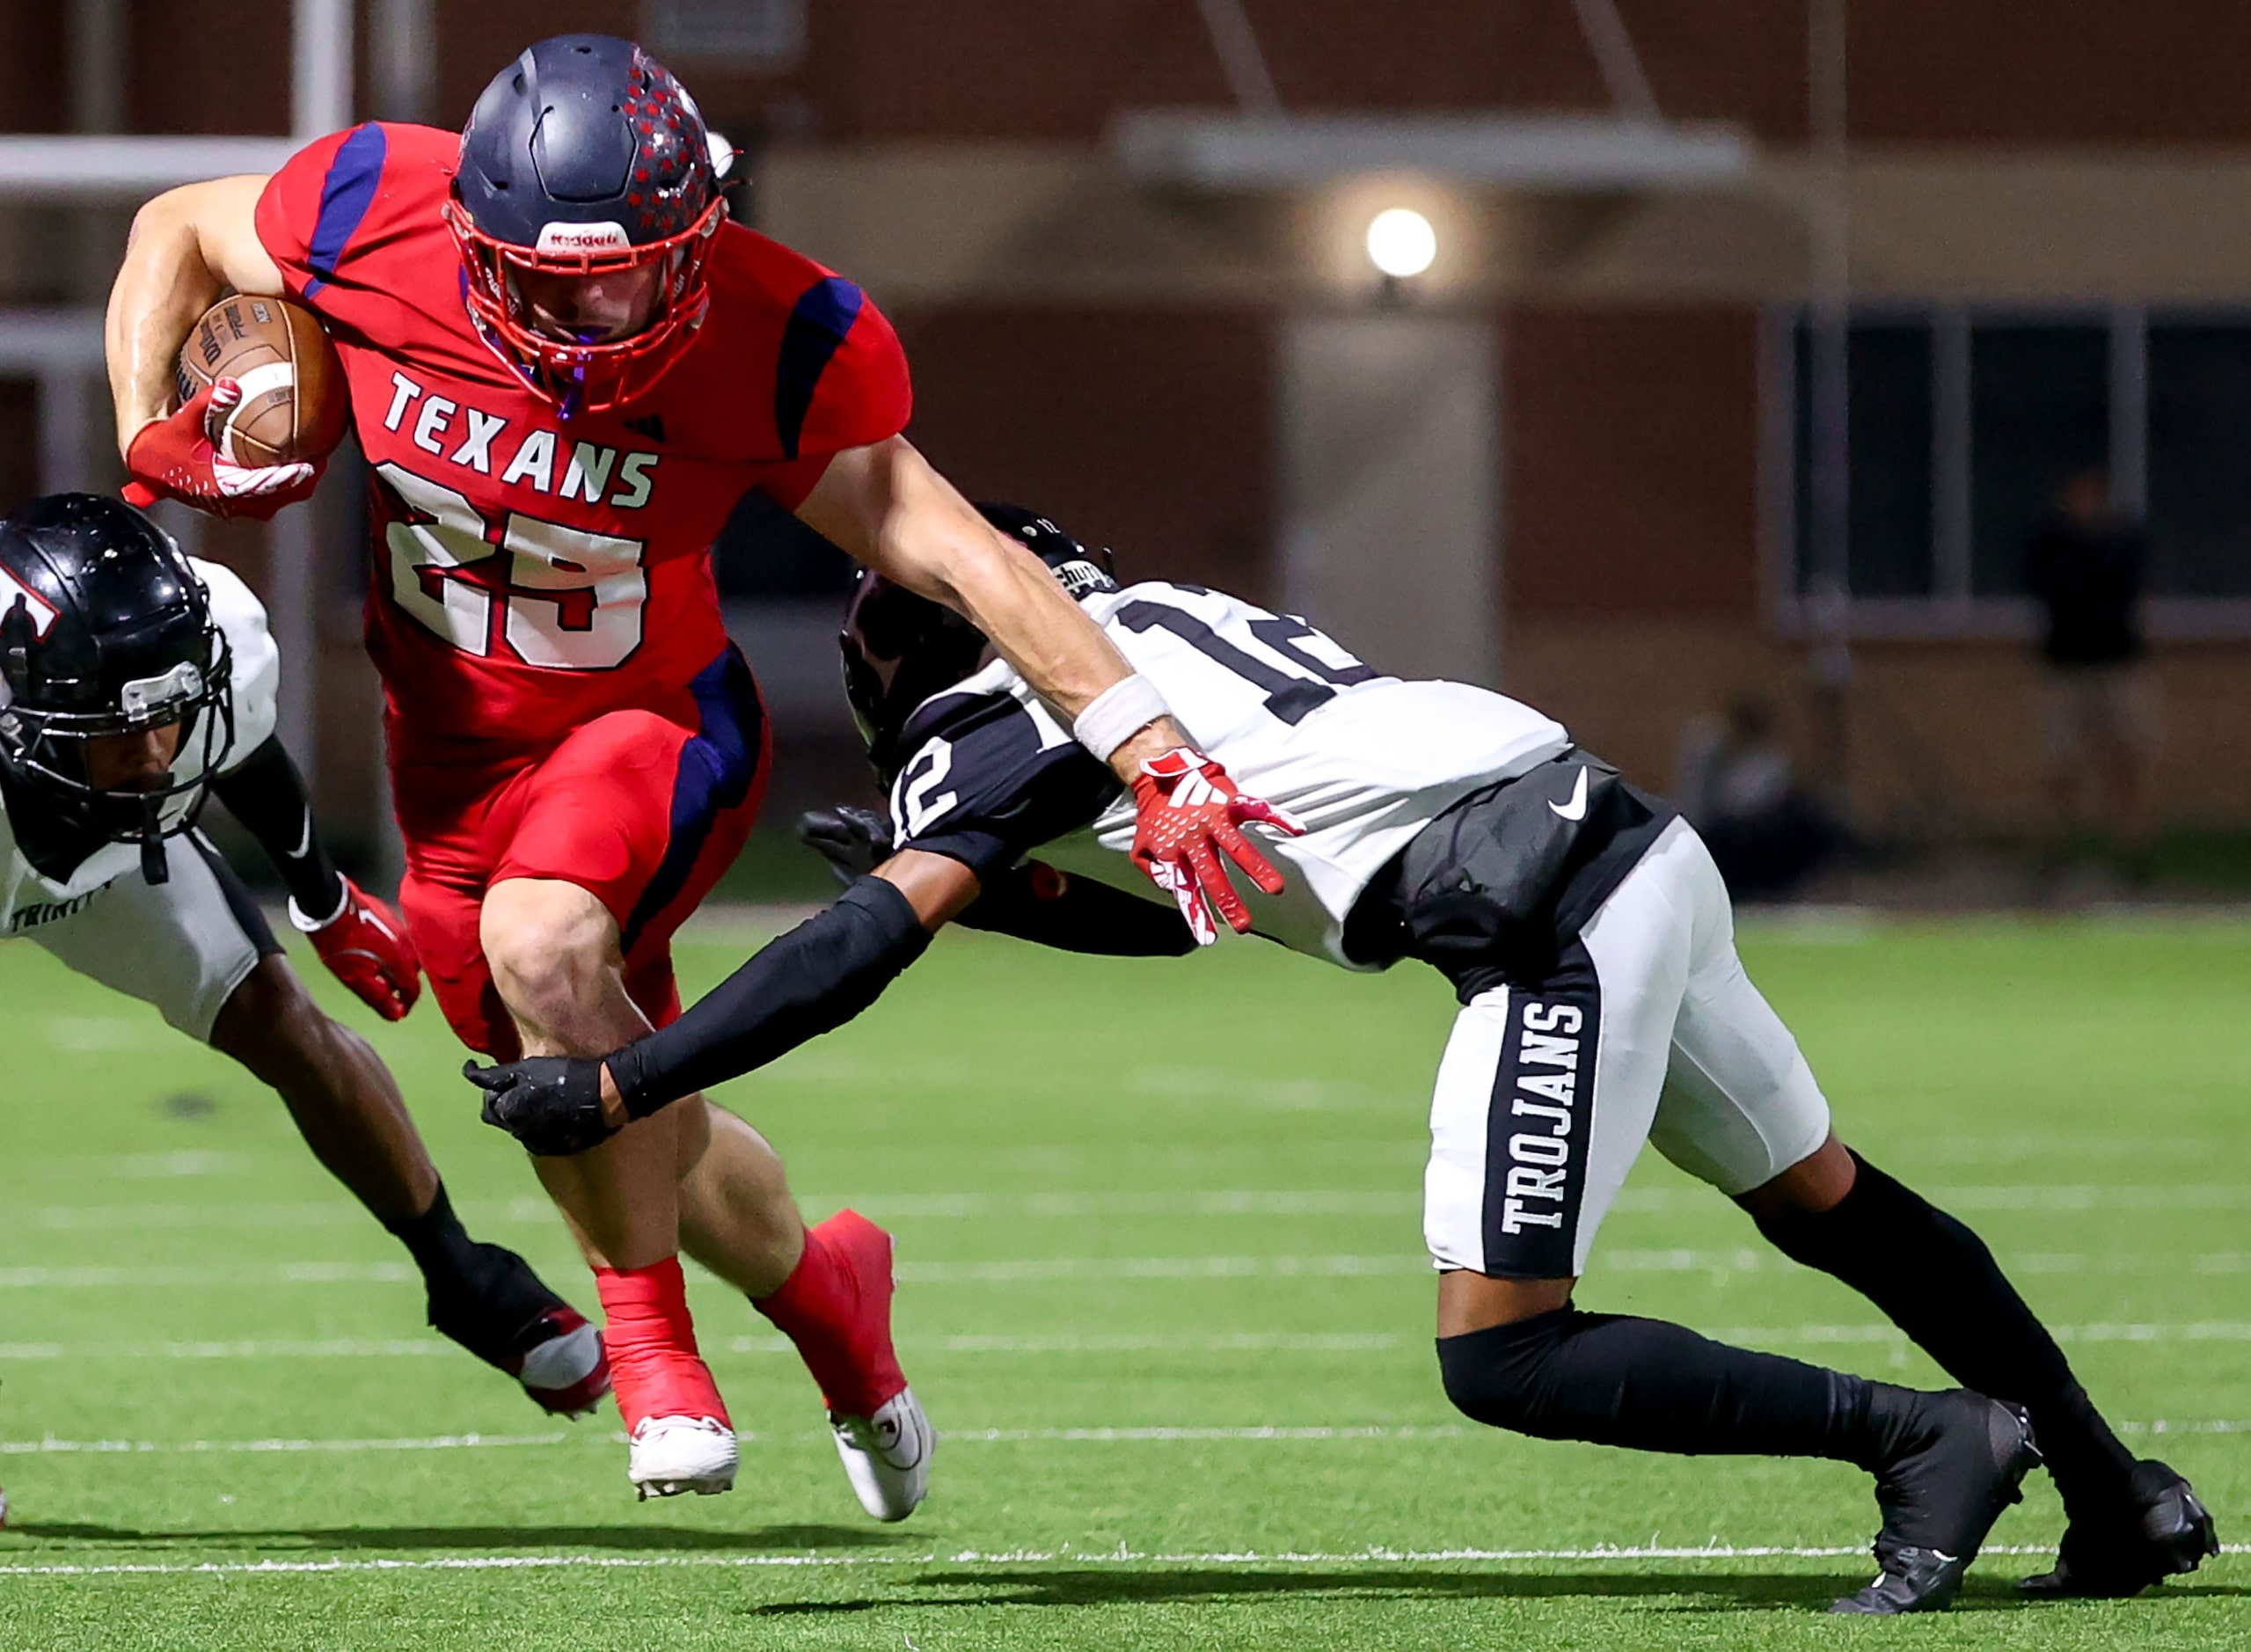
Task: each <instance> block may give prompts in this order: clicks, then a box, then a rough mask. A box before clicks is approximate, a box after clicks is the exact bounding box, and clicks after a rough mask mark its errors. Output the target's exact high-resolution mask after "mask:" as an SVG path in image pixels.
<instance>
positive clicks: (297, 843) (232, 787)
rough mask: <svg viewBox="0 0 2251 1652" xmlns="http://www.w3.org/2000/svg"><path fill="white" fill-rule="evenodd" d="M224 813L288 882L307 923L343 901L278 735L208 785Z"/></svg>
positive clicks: (301, 786) (339, 883)
mask: <svg viewBox="0 0 2251 1652" xmlns="http://www.w3.org/2000/svg"><path fill="white" fill-rule="evenodd" d="M211 790H212V791H213V793H216V795H217V797H218V800H219V801H221V802H222V803H224V804H225V805H226V806H227V813H228V814H230V815H233V816H234V817H235V818H236V819H237V820H238V821H240V822H242V823H243V828H244V830H246V831H248V832H249V833H250V835H251V836H252V837H255V838H257V839H258V846H259V848H260V849H263V850H264V851H265V852H266V858H267V859H268V860H270V861H272V862H273V863H274V871H276V872H278V873H280V874H281V881H282V882H283V883H284V884H286V885H288V886H289V898H290V899H291V900H293V901H295V902H296V903H297V910H299V911H300V912H302V913H303V914H304V915H305V917H306V918H307V919H308V920H309V921H318V920H319V919H322V918H325V917H330V916H331V915H332V914H333V913H334V912H336V911H337V910H338V909H340V907H341V906H342V905H343V904H344V881H343V879H342V878H341V877H340V876H339V875H338V874H337V871H336V866H335V863H334V862H333V861H332V860H330V859H329V858H328V850H327V848H326V846H325V844H322V843H321V841H320V838H319V836H318V834H317V833H316V832H314V830H313V829H312V805H311V803H310V802H308V801H307V800H306V799H305V783H304V780H303V777H301V776H300V775H299V774H298V773H297V765H296V764H294V763H292V762H290V761H289V752H288V751H287V750H286V749H283V747H282V745H281V736H280V735H274V737H273V738H271V739H269V740H267V742H266V743H265V744H264V745H262V746H260V747H259V748H258V749H257V750H255V751H253V752H252V753H251V754H250V756H248V757H245V758H244V759H243V760H242V761H241V762H240V763H239V764H236V765H235V767H234V768H232V769H230V770H229V771H227V772H226V773H224V774H222V775H220V776H219V777H218V778H216V780H214V781H213V782H212V783H211Z"/></svg>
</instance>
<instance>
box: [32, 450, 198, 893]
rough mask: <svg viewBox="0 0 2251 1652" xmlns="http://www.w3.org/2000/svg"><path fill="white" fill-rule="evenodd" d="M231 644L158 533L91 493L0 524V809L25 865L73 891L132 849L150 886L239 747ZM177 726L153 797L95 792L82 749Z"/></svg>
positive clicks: (184, 565) (48, 502)
mask: <svg viewBox="0 0 2251 1652" xmlns="http://www.w3.org/2000/svg"><path fill="white" fill-rule="evenodd" d="M171 723H178V724H179V726H180V734H179V756H178V757H176V758H174V760H173V765H172V771H171V772H170V773H169V774H167V775H166V776H164V778H163V780H162V783H161V784H160V785H158V786H155V787H153V788H150V789H147V790H142V789H128V790H105V789H103V788H101V787H99V786H96V785H95V784H94V783H93V779H92V776H91V771H90V770H89V768H88V766H87V761H86V752H87V743H88V742H90V741H93V740H99V739H101V738H103V737H105V736H108V735H135V734H145V733H146V732H148V731H149V730H150V729H155V728H162V727H164V726H166V725H167V724H171ZM234 733H235V726H234V696H233V693H232V683H231V679H230V659H229V654H228V650H227V640H226V637H225V635H224V633H223V632H221V631H220V629H219V627H218V625H216V623H215V622H214V621H213V619H212V617H211V602H210V596H209V593H208V592H207V591H206V590H205V589H204V587H203V581H201V580H200V579H198V578H197V577H196V575H195V570H194V568H193V567H191V566H190V565H189V563H188V560H187V558H186V556H185V555H184V554H182V552H181V551H180V549H179V546H178V545H175V544H173V543H172V537H171V536H170V535H168V534H166V533H165V532H164V530H163V529H161V528H159V527H157V524H156V523H153V522H151V521H150V520H149V518H148V517H146V516H144V515H142V514H141V513H140V512H139V511H137V510H135V509H134V508H132V507H131V506H130V505H128V504H125V503H123V502H122V501H119V500H115V499H110V498H106V497H105V496H103V495H101V494H98V493H55V494H51V495H49V496H48V497H47V498H44V499H35V500H33V501H31V502H30V503H29V504H27V505H25V506H24V507H22V508H20V509H18V510H17V511H15V512H14V513H13V514H12V515H9V516H8V517H6V518H5V519H4V520H0V797H4V799H5V800H6V803H7V808H8V818H9V822H10V823H11V825H12V826H13V827H14V829H15V833H16V841H17V844H18V846H19V847H20V848H21V849H22V850H23V852H24V853H25V856H26V859H29V860H30V861H31V862H32V864H33V866H35V867H37V868H38V869H39V870H40V872H41V873H42V874H46V875H48V876H49V877H55V878H64V877H68V876H69V874H70V873H72V872H74V871H76V870H77V867H78V866H79V865H80V864H81V863H82V862H83V861H84V859H85V858H86V857H87V856H88V855H90V854H91V853H92V852H94V851H95V850H96V849H98V848H99V847H100V846H101V845H102V844H112V843H128V844H129V843H137V844H140V845H141V867H142V872H143V875H144V876H146V877H147V879H148V880H149V881H150V882H151V883H162V882H163V881H164V876H165V869H164V839H165V838H167V837H172V836H174V835H176V834H178V833H179V832H184V831H186V830H187V829H188V828H189V827H190V826H192V825H194V822H195V816H196V814H197V812H198V811H199V810H200V809H201V808H202V805H203V800H204V796H205V794H206V793H207V792H208V790H209V787H210V784H211V780H212V778H213V776H214V775H215V774H216V772H217V771H218V767H219V764H221V763H223V762H224V761H225V759H226V756H227V753H228V751H229V750H230V749H231V748H232V746H233V744H234Z"/></svg>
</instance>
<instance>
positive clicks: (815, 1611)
mask: <svg viewBox="0 0 2251 1652" xmlns="http://www.w3.org/2000/svg"><path fill="white" fill-rule="evenodd" d="M901 1581H902V1583H903V1584H904V1585H905V1586H906V1587H907V1588H908V1589H913V1590H937V1589H943V1590H961V1591H964V1592H962V1593H960V1594H946V1595H934V1594H921V1593H905V1592H902V1593H896V1594H891V1593H887V1594H883V1595H878V1596H866V1597H852V1598H847V1599H837V1600H826V1601H822V1600H804V1601H776V1602H773V1603H771V1604H766V1605H762V1606H756V1607H751V1608H749V1613H748V1615H750V1616H754V1617H794V1616H800V1615H819V1614H822V1613H844V1612H869V1611H873V1610H876V1609H879V1608H881V1607H889V1606H1096V1605H1114V1604H1134V1603H1136V1602H1172V1601H1196V1600H1203V1601H1218V1600H1240V1599H1246V1598H1255V1597H1261V1596H1287V1595H1305V1594H1317V1595H1323V1596H1326V1597H1330V1598H1333V1599H1339V1600H1352V1599H1363V1600H1401V1599H1405V1600H1415V1599H1420V1600H1453V1599H1510V1598H1516V1599H1526V1600H1530V1599H1540V1598H1556V1597H1593V1598H1602V1599H1616V1600H1631V1599H1636V1598H1640V1599H1653V1598H1655V1597H1665V1596H1674V1597H1679V1598H1678V1600H1677V1604H1673V1605H1670V1606H1668V1607H1665V1608H1663V1610H1667V1611H1672V1612H1747V1611H1748V1612H1825V1611H1827V1609H1828V1607H1829V1604H1830V1602H1831V1601H1832V1600H1835V1599H1837V1598H1838V1597H1839V1596H1843V1595H1849V1594H1851V1593H1852V1592H1853V1590H1857V1589H1858V1588H1860V1585H1861V1584H1862V1583H1866V1582H1867V1575H1866V1574H1865V1573H1861V1572H1853V1573H1851V1574H1849V1575H1847V1574H1816V1573H1803V1572H1799V1573H1789V1572H1769V1573H1754V1572H1716V1571H1707V1570H1704V1569H1701V1568H1699V1569H1697V1570H1695V1571H1674V1572H1618V1571H1581V1572H1537V1573H1536V1572H1501V1571H1458V1572H1446V1571H1423V1570H1400V1571H1381V1570H1376V1569H1373V1568H1364V1567H1352V1568H1341V1569H1338V1570H1334V1571H1315V1570H1310V1569H1302V1570H1301V1569H1299V1568H1294V1567H1293V1568H1290V1569H1288V1570H1285V1571H1258V1570H1251V1569H1245V1570H1234V1569H1229V1570H1225V1571H1217V1570H1201V1571H1200V1570H1195V1569H1193V1568H1186V1569H1172V1568H1166V1569H1157V1568H1142V1569H1136V1568H1128V1567H1110V1566H1105V1567H1100V1568H1056V1569H1054V1570H1047V1569H1038V1570H1024V1571H991V1572H985V1571H962V1572H945V1571H933V1572H924V1573H919V1574H917V1575H916V1576H915V1577H914V1578H913V1579H912V1580H911V1582H909V1581H908V1580H905V1579H903V1580H901ZM2247 1594H2251V1590H2246V1589H2243V1588H2240V1587H2237V1586H2234V1585H2230V1584H2189V1585H2186V1586H2182V1587H2174V1588H2167V1589H2164V1590H2153V1591H2152V1593H2151V1594H2149V1595H2148V1596H2146V1597H2144V1598H2145V1600H2146V1601H2147V1602H2149V1603H2150V1604H2161V1603H2162V1602H2163V1600H2164V1599H2165V1597H2167V1595H2198V1596H2201V1595H2224V1596H2242V1595H2247ZM2106 1604H2113V1605H2115V1604H2116V1603H2106ZM1954 1610H1955V1611H1956V1612H2022V1611H2057V1610H2068V1607H2059V1606H2057V1605H2056V1604H2050V1603H2045V1602H2033V1601H2027V1600H2024V1599H2022V1598H2021V1597H2019V1596H2018V1595H2017V1594H2016V1592H2015V1590H2014V1588H2013V1586H2012V1584H2011V1583H2009V1582H2008V1581H2006V1580H2005V1579H2000V1578H1994V1579H1991V1580H1987V1579H1980V1578H1972V1579H1971V1580H1970V1583H1969V1585H1968V1587H1967V1588H1965V1589H1964V1590H1963V1591H1962V1597H1961V1598H1960V1599H1958V1600H1957V1601H1955V1605H1954Z"/></svg>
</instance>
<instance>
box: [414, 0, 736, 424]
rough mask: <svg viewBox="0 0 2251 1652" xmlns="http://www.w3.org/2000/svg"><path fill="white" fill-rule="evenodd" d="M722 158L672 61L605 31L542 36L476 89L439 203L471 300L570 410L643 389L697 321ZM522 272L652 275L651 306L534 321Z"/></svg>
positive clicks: (723, 207)
mask: <svg viewBox="0 0 2251 1652" xmlns="http://www.w3.org/2000/svg"><path fill="white" fill-rule="evenodd" d="M731 158H732V151H730V150H725V149H724V146H722V145H715V144H714V143H713V139H712V135H711V132H710V130H709V128H706V127H705V124H704V117H703V114H702V113H701V112H700V111H699V110H698V108H697V107H696V103H695V99H692V98H691V97H690V96H689V95H688V93H687V91H685V90H684V89H683V87H682V86H681V84H680V83H679V82H678V81H676V80H675V79H674V78H673V77H672V75H671V73H670V71H669V70H668V69H665V68H664V66H663V65H662V64H661V63H659V62H656V60H655V59H654V58H652V57H651V56H649V55H648V54H647V53H646V52H644V51H643V50H641V48H639V47H638V46H636V45H634V44H633V43H632V41H631V40H616V39H613V38H612V37H610V36H609V35H606V34H559V35H556V36H555V37H554V38H552V40H541V41H540V42H538V43H537V45H535V46H532V47H530V48H527V49H526V50H525V52H524V53H523V55H522V56H521V57H519V58H517V59H516V60H515V62H513V63H511V64H510V65H509V66H508V68H506V69H502V70H501V72H500V73H499V74H498V75H497V76H495V77H493V82H492V84H490V85H488V86H486V88H485V91H484V93H483V95H482V96H480V97H479V99H477V106H476V107H475V108H474V109H473V110H471V113H470V116H469V124H468V125H467V126H465V127H464V128H462V133H461V161H460V164H459V167H458V168H457V171H456V172H455V174H454V182H453V196H452V199H451V200H450V201H448V202H447V205H446V223H447V224H448V225H449V227H450V228H451V229H452V230H453V235H454V239H455V241H456V243H457V245H459V246H460V248H461V256H462V259H463V262H464V264H465V265H466V266H467V267H468V272H469V295H468V296H469V307H470V311H471V314H472V315H474V316H475V318H476V319H477V322H478V325H479V327H481V328H482V329H483V330H484V333H485V334H486V338H487V339H489V340H491V341H492V343H493V347H494V348H495V349H497V350H499V351H501V354H502V355H505V356H506V357H507V358H508V360H509V361H510V362H513V363H515V366H516V368H517V369H518V370H519V371H520V372H522V373H523V376H524V378H525V380H526V381H527V382H528V383H530V384H531V386H532V387H533V388H534V389H535V390H537V391H539V392H540V394H542V395H544V396H545V397H546V398H548V399H549V400H551V401H552V402H554V403H555V404H556V405H557V406H559V407H560V408H561V409H562V411H563V413H565V414H566V416H575V415H576V414H579V413H600V412H603V411H605V410H607V409H609V408H612V407H616V406H622V405H623V404H625V403H626V402H629V401H631V400H632V399H633V398H636V397H638V396H640V395H642V394H644V393H645V392H647V390H648V389H649V388H650V386H652V385H653V384H655V383H656V381H657V380H658V379H659V378H660V377H661V376H663V374H664V372H665V370H666V369H668V368H669V367H670V366H671V365H672V363H673V362H675V361H676V360H677V359H678V356H679V354H680V352H681V350H682V349H683V348H684V347H685V346H686V344H687V342H688V340H689V339H690V338H691V336H692V335H693V334H694V332H695V330H696V328H697V327H698V326H699V325H702V322H703V318H704V314H705V310H706V309H707V308H708V306H709V304H710V302H711V296H710V292H709V289H708V286H707V283H706V278H705V262H706V260H707V259H709V257H710V254H711V250H712V247H713V245H714V242H715V239H716V238H717V235H718V233H719V227H720V222H721V221H722V220H723V219H724V218H725V217H726V216H727V202H726V200H725V198H724V197H723V196H722V195H721V194H720V174H721V172H722V171H723V170H724V162H725V161H726V160H727V159H731ZM526 275H531V276H534V277H541V276H544V277H563V278H573V277H575V278H579V279H581V281H588V282H593V281H603V282H606V283H608V284H609V285H610V287H612V288H636V289H637V283H638V282H646V283H647V289H648V290H647V311H646V316H645V318H644V317H642V316H640V315H638V314H637V315H636V317H635V320H636V322H637V323H638V325H634V326H633V327H632V329H631V330H630V331H626V332H623V333H611V332H607V331H603V332H592V331H576V330H574V331H573V332H571V333H563V332H560V331H559V330H558V329H557V328H556V327H555V326H554V325H552V324H549V325H542V324H541V323H540V322H538V321H537V320H535V318H534V317H533V316H532V314H531V311H530V305H529V304H528V303H526V299H525V296H524V293H523V278H524V277H525V276H526Z"/></svg>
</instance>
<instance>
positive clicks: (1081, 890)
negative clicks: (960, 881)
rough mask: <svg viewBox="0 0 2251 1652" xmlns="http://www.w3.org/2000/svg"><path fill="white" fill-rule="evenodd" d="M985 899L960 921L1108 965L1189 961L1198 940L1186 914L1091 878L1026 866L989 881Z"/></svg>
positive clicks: (977, 899)
mask: <svg viewBox="0 0 2251 1652" xmlns="http://www.w3.org/2000/svg"><path fill="white" fill-rule="evenodd" d="M983 891H984V892H983V894H981V895H978V896H977V898H976V900H975V901H974V902H972V903H970V905H969V908H968V910H967V911H965V912H963V913H962V914H961V917H957V918H955V919H954V922H955V923H957V924H960V925H962V926H963V927H964V928H967V929H983V930H990V931H991V932H994V933H996V934H1000V935H1013V936H1014V937H1016V939H1019V940H1031V941H1037V942H1038V943H1039V944H1040V945H1041V946H1042V947H1059V948H1061V949H1062V950H1063V951H1064V952H1083V953H1093V954H1098V955H1100V956H1102V957H1107V958H1183V957H1186V956H1187V955H1188V954H1190V953H1192V952H1194V951H1195V949H1196V944H1195V935H1194V934H1193V933H1192V932H1190V931H1189V929H1188V925H1187V924H1186V923H1184V922H1183V921H1182V920H1181V917H1180V912H1179V911H1178V910H1176V909H1174V908H1173V907H1170V906H1159V905H1158V904H1157V903H1156V902H1154V901H1144V900H1143V899H1141V898H1140V897H1139V896H1138V895H1128V894H1127V893H1126V892H1125V891H1124V890H1122V889H1114V888H1110V886H1109V885H1108V884H1107V883H1100V882H1097V881H1095V880H1093V879H1092V878H1074V877H1071V876H1069V875H1068V874H1064V873H1061V872H1057V871H1056V870H1055V869H1054V868H1053V867H1051V866H1039V865H1033V866H1015V867H1012V868H1011V869H1010V870H1008V871H1006V872H1001V873H996V874H993V876H992V877H991V878H990V879H988V880H984V881H983Z"/></svg>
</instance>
